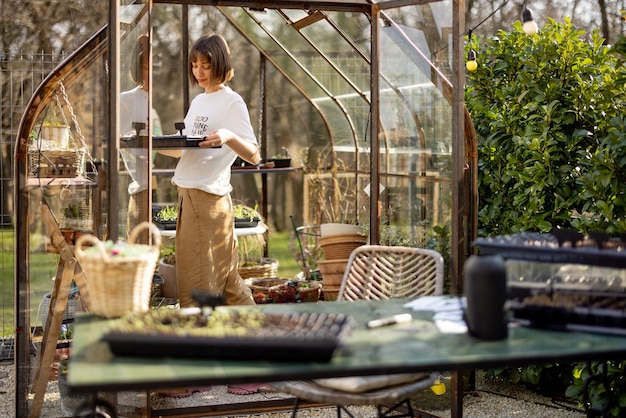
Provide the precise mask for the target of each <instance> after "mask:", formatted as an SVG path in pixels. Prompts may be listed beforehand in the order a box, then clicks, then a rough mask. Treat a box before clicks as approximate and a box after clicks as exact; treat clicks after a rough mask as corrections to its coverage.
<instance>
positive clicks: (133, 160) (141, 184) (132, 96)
mask: <svg viewBox="0 0 626 418" xmlns="http://www.w3.org/2000/svg"><path fill="white" fill-rule="evenodd" d="M150 117H151V119H152V122H151V123H152V134H153V135H163V131H162V129H161V120H160V119H159V115H158V114H157V112H156V111H155V110H154V109H152V111H151V114H150ZM134 122H140V123H145V124H146V126H148V92H146V91H144V90H143V89H142V88H141V87H136V88H134V89H132V90H128V91H125V92H123V93H121V94H120V132H121V135H122V136H126V135H135V130H134V129H133V123H134ZM139 133H140V134H143V135H147V134H148V130H147V129H142V130H141V131H139ZM120 153H121V155H122V160H123V161H124V165H125V166H126V171H128V173H129V174H130V176H131V178H132V179H133V181H132V182H131V183H130V184H129V185H128V194H130V195H134V194H136V193H139V192H141V191H143V190H147V189H148V178H147V177H148V169H147V164H150V158H148V150H146V149H140V148H123V149H121V150H120Z"/></svg>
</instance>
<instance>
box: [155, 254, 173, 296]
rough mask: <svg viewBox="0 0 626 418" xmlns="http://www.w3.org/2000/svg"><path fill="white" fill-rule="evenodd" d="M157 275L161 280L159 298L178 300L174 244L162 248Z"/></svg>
mask: <svg viewBox="0 0 626 418" xmlns="http://www.w3.org/2000/svg"><path fill="white" fill-rule="evenodd" d="M157 271H158V275H159V276H161V278H162V279H163V283H161V296H163V297H165V298H172V299H178V282H177V280H176V244H175V243H172V244H171V245H169V246H167V247H162V248H161V250H160V256H159V265H158V270H157Z"/></svg>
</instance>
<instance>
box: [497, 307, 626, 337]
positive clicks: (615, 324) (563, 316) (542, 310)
mask: <svg viewBox="0 0 626 418" xmlns="http://www.w3.org/2000/svg"><path fill="white" fill-rule="evenodd" d="M509 307H510V309H511V313H512V315H513V317H514V318H516V319H518V320H522V321H527V322H528V323H529V324H530V325H531V326H534V327H538V328H551V329H569V330H579V331H586V332H598V333H603V334H617V335H626V312H624V311H623V310H613V309H601V308H589V307H572V308H563V307H551V306H541V305H529V304H525V303H522V302H519V301H509Z"/></svg>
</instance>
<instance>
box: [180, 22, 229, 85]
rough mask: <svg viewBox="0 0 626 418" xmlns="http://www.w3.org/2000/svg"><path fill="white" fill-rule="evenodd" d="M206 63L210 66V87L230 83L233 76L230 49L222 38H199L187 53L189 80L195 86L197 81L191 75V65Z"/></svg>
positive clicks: (216, 35) (208, 36) (217, 36)
mask: <svg viewBox="0 0 626 418" xmlns="http://www.w3.org/2000/svg"><path fill="white" fill-rule="evenodd" d="M194 62H196V63H202V62H208V63H209V65H210V66H211V70H210V71H211V73H210V76H211V85H212V86H216V85H219V84H222V83H226V82H228V81H230V80H231V79H232V78H233V76H234V75H235V71H234V70H233V64H232V60H231V58H230V49H229V48H228V44H227V43H226V40H225V39H224V37H223V36H221V35H218V34H213V35H205V36H203V37H201V38H199V39H198V40H197V41H196V42H194V44H193V45H192V47H191V50H190V51H189V68H188V71H189V79H190V80H191V85H192V86H196V85H197V84H198V80H197V79H196V77H195V76H194V75H193V63H194Z"/></svg>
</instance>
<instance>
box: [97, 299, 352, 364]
mask: <svg viewBox="0 0 626 418" xmlns="http://www.w3.org/2000/svg"><path fill="white" fill-rule="evenodd" d="M188 312H189V311H188V310H185V311H175V310H156V311H150V312H146V313H140V314H134V315H130V316H127V317H125V318H123V319H122V320H120V321H119V322H116V323H115V325H114V327H113V328H111V329H110V330H109V331H108V332H107V333H106V334H105V335H104V337H103V340H104V341H106V342H108V343H109V345H110V347H111V351H112V352H113V353H114V354H115V355H121V356H141V357H177V356H179V355H180V353H181V352H184V353H185V356H188V357H195V358H219V359H246V360H272V361H281V362H282V361H286V362H288V361H302V358H308V359H310V360H311V361H330V359H331V357H332V354H333V352H334V350H335V349H336V348H337V346H338V345H339V343H340V340H341V338H342V337H343V336H344V335H345V334H346V333H347V332H349V318H348V317H347V316H346V315H343V314H328V313H298V314H296V313H293V314H268V313H263V312H260V311H256V310H251V311H250V310H245V311H238V310H220V309H217V310H215V311H213V312H212V313H211V314H208V315H203V314H200V313H199V312H200V311H199V310H194V311H193V312H194V313H188Z"/></svg>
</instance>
